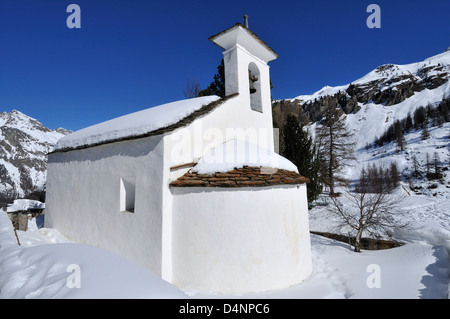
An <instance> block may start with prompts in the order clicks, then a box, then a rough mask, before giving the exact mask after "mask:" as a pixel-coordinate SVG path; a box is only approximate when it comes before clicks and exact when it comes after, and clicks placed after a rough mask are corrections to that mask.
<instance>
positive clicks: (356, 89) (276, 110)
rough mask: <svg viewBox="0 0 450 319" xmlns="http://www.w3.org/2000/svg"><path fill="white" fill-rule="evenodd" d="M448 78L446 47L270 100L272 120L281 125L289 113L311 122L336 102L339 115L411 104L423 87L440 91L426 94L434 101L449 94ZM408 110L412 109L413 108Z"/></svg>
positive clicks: (421, 100) (449, 75)
mask: <svg viewBox="0 0 450 319" xmlns="http://www.w3.org/2000/svg"><path fill="white" fill-rule="evenodd" d="M449 79H450V51H449V50H446V51H444V52H442V53H439V54H437V55H434V56H432V57H429V58H427V59H425V60H423V61H419V62H414V63H410V64H404V65H399V64H383V65H380V66H379V67H377V68H375V69H374V70H372V71H370V72H368V73H367V74H366V75H364V76H362V77H361V78H359V79H356V80H355V81H353V82H351V83H348V84H345V85H340V86H334V87H332V86H324V87H323V88H321V89H320V90H318V91H317V92H315V93H313V94H310V95H299V96H297V97H294V98H290V99H284V100H277V101H274V103H273V105H272V106H273V117H274V122H275V123H276V125H277V126H278V127H282V125H283V124H284V121H285V119H286V117H287V116H288V115H290V114H292V115H295V116H297V117H298V118H299V119H300V120H301V121H302V122H303V124H313V123H315V122H317V121H320V120H321V118H322V111H323V109H324V108H325V107H326V106H328V105H329V104H335V105H339V106H340V108H341V109H342V113H343V114H356V113H358V112H359V111H360V110H361V109H362V107H363V106H365V105H366V106H367V105H380V106H382V107H390V106H395V105H399V104H400V103H403V102H405V101H407V100H410V99H411V100H410V103H409V104H410V105H411V106H412V105H413V104H416V103H418V102H420V103H424V102H425V101H424V100H423V99H422V98H418V97H417V96H416V95H418V94H419V93H421V92H424V91H426V90H428V91H434V90H440V91H441V92H439V93H438V91H435V93H436V95H437V94H442V95H441V96H433V97H432V98H431V97H430V96H429V97H430V98H431V100H430V101H429V103H432V104H437V103H439V102H440V101H442V100H444V99H445V98H447V97H449V96H450V85H449ZM443 86H445V87H444V89H443ZM416 99H418V100H417V101H415V100H416ZM419 100H420V101H419ZM418 106H426V105H418ZM410 111H411V112H413V111H414V107H411V110H410ZM405 116H406V115H405Z"/></svg>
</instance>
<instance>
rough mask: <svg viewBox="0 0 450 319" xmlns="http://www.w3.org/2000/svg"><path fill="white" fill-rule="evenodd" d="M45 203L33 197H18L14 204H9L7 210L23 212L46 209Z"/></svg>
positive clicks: (9, 211)
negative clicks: (32, 198)
mask: <svg viewBox="0 0 450 319" xmlns="http://www.w3.org/2000/svg"><path fill="white" fill-rule="evenodd" d="M44 208H45V204H44V203H42V202H40V201H37V200H31V199H16V200H15V201H14V202H13V203H12V204H9V205H8V207H7V209H6V211H7V212H8V213H14V212H22V211H28V210H33V209H44Z"/></svg>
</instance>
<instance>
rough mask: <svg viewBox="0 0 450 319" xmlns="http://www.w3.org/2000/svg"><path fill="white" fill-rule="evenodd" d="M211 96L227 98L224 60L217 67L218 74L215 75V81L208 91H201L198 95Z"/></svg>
mask: <svg viewBox="0 0 450 319" xmlns="http://www.w3.org/2000/svg"><path fill="white" fill-rule="evenodd" d="M209 95H217V96H220V97H224V96H225V66H224V64H223V59H222V61H221V62H220V64H219V66H218V67H217V74H215V75H214V80H213V81H212V82H211V84H210V85H209V86H208V87H207V88H206V89H204V90H201V91H200V92H199V94H198V96H209Z"/></svg>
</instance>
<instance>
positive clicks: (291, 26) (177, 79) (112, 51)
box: [0, 0, 450, 130]
mask: <svg viewBox="0 0 450 319" xmlns="http://www.w3.org/2000/svg"><path fill="white" fill-rule="evenodd" d="M72 3H74V4H78V5H79V6H80V8H81V28H80V29H69V28H68V27H67V25H66V20H67V17H68V16H69V15H70V13H67V12H66V9H67V6H68V5H69V4H72ZM371 3H375V4H378V5H379V6H380V9H381V28H380V29H369V28H368V27H367V26H366V19H367V17H368V16H369V15H370V13H367V12H366V8H367V6H368V5H369V4H371ZM449 12H450V1H448V0H427V1H424V0H420V1H419V0H389V1H385V0H382V1H381V0H380V1H378V0H372V1H364V0H340V1H335V0H331V1H323V0H322V1H321V0H318V1H306V0H296V1H282V0H279V1H264V0H259V1H244V0H241V1H235V0H228V1H211V0H209V1H194V0H192V1H185V0H184V1H148V0H126V1H125V0H70V1H65V0H41V1H36V0H1V1H0V112H1V111H7V112H9V111H11V110H12V109H18V110H20V111H21V112H23V113H25V114H27V115H29V116H31V117H34V118H36V119H38V120H39V121H41V122H42V123H43V124H44V125H46V126H48V127H50V128H58V127H64V128H67V129H71V130H78V129H81V128H83V127H86V126H89V125H93V124H96V123H99V122H102V121H105V120H108V119H111V118H114V117H117V116H120V115H124V114H128V113H131V112H134V111H138V110H141V109H145V108H148V107H151V106H156V105H159V104H163V103H167V102H171V101H175V100H180V99H184V95H183V89H184V88H185V87H186V83H187V80H188V79H189V80H191V81H192V80H197V81H199V82H200V84H201V86H202V87H203V88H204V87H206V86H207V85H208V84H209V83H210V82H211V81H212V78H213V76H214V74H215V73H216V70H217V69H216V68H217V65H218V64H219V63H220V60H221V58H222V50H221V49H220V48H219V47H217V46H215V45H214V44H213V43H211V42H210V41H208V38H209V37H210V36H211V35H214V34H216V33H218V32H220V31H223V30H224V29H226V28H228V27H230V26H232V25H233V24H235V23H236V22H241V23H242V22H243V18H242V17H243V15H244V14H248V15H249V27H250V29H251V30H252V31H253V32H255V33H256V34H257V35H258V36H259V37H260V38H261V39H262V40H263V41H265V42H266V43H267V44H268V45H269V46H270V47H272V48H273V49H274V50H275V51H276V52H277V53H278V54H279V56H280V57H279V59H277V60H275V61H272V62H270V64H269V65H270V67H271V79H272V84H273V86H274V88H273V90H272V96H273V98H275V99H283V98H292V97H295V96H298V95H300V94H310V93H313V92H315V91H317V90H319V89H321V88H322V87H323V86H325V85H330V86H334V85H343V84H347V83H349V82H351V81H353V80H356V79H358V78H359V77H361V76H363V75H364V74H366V73H367V72H369V71H371V70H372V69H374V68H376V67H377V66H379V65H382V64H385V63H396V64H406V63H412V62H417V61H420V60H423V59H425V58H427V57H429V56H432V55H435V54H438V53H441V52H443V51H444V50H445V49H446V48H447V47H449V46H450V13H449Z"/></svg>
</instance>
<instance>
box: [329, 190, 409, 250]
mask: <svg viewBox="0 0 450 319" xmlns="http://www.w3.org/2000/svg"><path fill="white" fill-rule="evenodd" d="M367 189H368V188H364V187H363V188H362V191H361V192H350V191H347V192H345V193H344V195H343V198H345V200H342V199H343V198H336V197H331V201H332V203H333V205H332V210H333V212H335V213H337V214H338V215H339V217H340V219H341V221H342V224H341V225H340V227H350V228H351V229H352V230H353V231H354V232H355V233H356V234H355V252H359V251H361V238H362V235H363V233H364V232H367V233H369V234H370V235H371V236H373V237H375V238H378V237H380V236H382V235H383V234H386V235H388V236H389V237H390V236H391V235H392V231H393V229H394V228H403V227H406V226H407V224H406V223H404V222H400V221H399V220H400V219H398V218H395V217H396V216H400V215H401V214H402V211H401V210H400V209H399V204H400V202H401V200H402V199H403V197H401V196H398V195H389V194H387V193H386V192H379V193H368V192H367V191H366V190H367ZM344 203H345V205H344Z"/></svg>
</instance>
